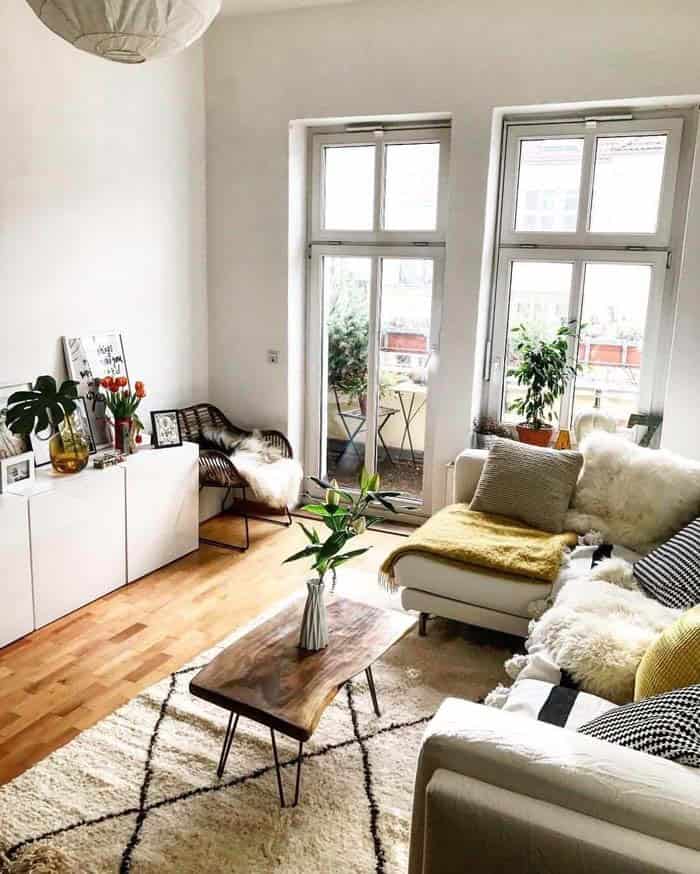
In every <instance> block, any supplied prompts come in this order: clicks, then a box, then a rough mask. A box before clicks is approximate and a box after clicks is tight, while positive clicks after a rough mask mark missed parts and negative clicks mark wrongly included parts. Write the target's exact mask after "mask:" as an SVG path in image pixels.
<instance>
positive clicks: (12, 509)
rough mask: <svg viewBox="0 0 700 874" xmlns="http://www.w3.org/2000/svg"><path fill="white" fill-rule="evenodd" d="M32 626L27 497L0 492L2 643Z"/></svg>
mask: <svg viewBox="0 0 700 874" xmlns="http://www.w3.org/2000/svg"><path fill="white" fill-rule="evenodd" d="M33 628H34V605H33V603H32V569H31V560H30V554H29V506H28V501H27V499H26V498H24V497H19V496H17V495H0V646H6V645H7V644H8V643H12V641H13V640H17V638H19V637H24V635H25V634H28V633H29V632H30V631H32V629H33Z"/></svg>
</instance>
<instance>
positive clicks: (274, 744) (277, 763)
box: [270, 728, 287, 807]
mask: <svg viewBox="0 0 700 874" xmlns="http://www.w3.org/2000/svg"><path fill="white" fill-rule="evenodd" d="M270 737H271V738H272V753H273V755H274V757H275V772H276V773H277V791H278V792H279V794H280V804H281V806H282V807H286V806H287V804H286V802H285V800H284V788H283V786H282V772H281V771H280V760H279V756H278V755H277V741H276V740H275V730H274V728H271V729H270Z"/></svg>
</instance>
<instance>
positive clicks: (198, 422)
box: [177, 404, 294, 551]
mask: <svg viewBox="0 0 700 874" xmlns="http://www.w3.org/2000/svg"><path fill="white" fill-rule="evenodd" d="M177 415H178V419H179V422H180V431H181V432H182V438H183V440H188V441H190V442H191V443H197V444H198V445H199V488H200V490H201V489H203V488H204V487H205V486H209V487H211V488H219V489H226V492H225V494H224V498H223V501H222V502H221V512H222V513H231V512H233V510H234V508H235V505H236V500H235V497H234V500H233V503H232V504H230V505H229V506H228V507H227V506H226V504H227V502H228V500H229V498H230V497H231V495H232V494H234V493H235V492H236V491H239V490H240V501H241V507H240V509H241V512H239V513H236V514H235V515H238V516H240V517H241V518H242V519H243V521H244V524H245V543H244V545H242V546H236V545H234V544H231V543H224V542H223V541H220V540H211V539H209V538H206V537H200V543H206V544H208V545H210V546H220V547H223V548H224V549H234V550H240V551H245V550H246V549H248V547H249V546H250V534H249V530H248V520H249V519H259V520H261V521H263V522H269V523H271V524H273V525H284V526H286V527H288V526H289V525H291V524H292V517H291V515H290V513H289V507H285V510H284V519H282V520H280V519H271V518H269V517H268V516H257V515H254V514H252V513H249V512H248V511H247V509H246V502H247V498H246V489H247V488H249V484H248V482H246V480H245V478H244V477H243V476H241V474H240V473H239V472H238V470H237V469H236V465H235V464H234V463H233V461H231V459H230V458H229V457H228V455H226V453H225V452H222V451H221V450H220V449H214V448H210V447H209V446H207V443H206V440H205V438H204V436H203V433H202V432H203V430H204V429H205V428H226V429H228V430H230V431H233V432H235V433H239V434H252V433H253V432H252V431H250V430H248V429H246V428H240V427H239V426H238V425H234V424H233V422H231V421H230V419H228V418H227V417H226V416H225V415H224V414H223V413H222V412H221V410H219V409H218V408H217V407H214V406H212V405H211V404H194V405H193V406H191V407H185V408H184V409H182V410H178V414H177ZM260 433H261V434H262V436H263V437H264V438H265V439H266V440H267V441H268V442H269V443H271V444H272V445H273V446H276V447H277V448H278V449H279V450H280V451H281V453H282V456H283V457H284V458H293V457H294V455H293V452H292V447H291V445H290V443H289V440H287V438H286V437H285V436H284V434H283V433H282V432H281V431H275V430H274V429H269V428H268V429H265V428H261V429H260Z"/></svg>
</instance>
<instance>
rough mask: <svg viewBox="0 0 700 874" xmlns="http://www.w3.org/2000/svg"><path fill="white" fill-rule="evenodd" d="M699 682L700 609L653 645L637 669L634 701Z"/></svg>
mask: <svg viewBox="0 0 700 874" xmlns="http://www.w3.org/2000/svg"><path fill="white" fill-rule="evenodd" d="M694 683H700V606H698V607H693V609H692V610H687V611H686V612H685V613H684V614H683V615H682V616H681V617H680V619H677V620H676V621H675V622H674V623H673V625H669V627H668V628H667V629H666V630H665V631H664V632H663V633H662V634H661V635H660V636H659V637H658V638H657V639H656V640H655V641H654V643H652V645H651V646H650V647H649V649H648V650H647V651H646V652H645V653H644V657H643V658H642V661H641V662H640V663H639V667H638V668H637V677H636V681H635V686H634V700H635V701H641V699H642V698H651V697H652V696H653V695H660V694H661V693H662V692H670V691H671V690H673V689H682V688H683V687H684V686H692V685H693V684H694Z"/></svg>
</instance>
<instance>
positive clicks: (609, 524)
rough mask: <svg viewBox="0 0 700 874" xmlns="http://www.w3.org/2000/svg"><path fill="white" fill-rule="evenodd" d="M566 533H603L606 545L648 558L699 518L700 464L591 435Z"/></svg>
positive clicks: (585, 446) (603, 435) (585, 445)
mask: <svg viewBox="0 0 700 874" xmlns="http://www.w3.org/2000/svg"><path fill="white" fill-rule="evenodd" d="M581 451H582V452H583V457H584V464H583V471H582V473H581V476H580V477H579V481H578V483H577V485H576V491H575V492H574V497H573V499H572V505H571V509H570V510H569V512H568V513H567V516H566V519H565V528H566V529H567V530H570V531H576V532H578V533H579V534H585V533H586V532H587V531H590V530H591V529H596V530H598V531H600V532H602V534H603V536H604V538H605V540H606V541H607V542H608V543H619V544H621V545H623V546H628V547H629V548H630V549H634V550H637V551H639V552H648V551H649V550H651V549H652V548H653V547H654V546H656V545H657V544H658V543H661V542H663V541H665V540H668V539H669V538H670V537H672V536H673V535H674V534H675V533H676V532H677V531H680V529H681V528H683V527H684V526H685V525H687V524H688V522H690V521H691V520H692V519H694V518H695V517H696V516H698V515H700V463H698V462H694V461H690V460H689V459H687V458H683V457H682V456H680V455H675V454H674V453H672V452H668V451H666V450H663V449H660V450H657V449H644V448H642V447H640V446H636V445H635V444H634V443H630V442H629V441H628V440H625V439H624V438H622V437H619V436H616V435H615V434H606V433H604V432H600V431H597V432H594V433H592V434H591V435H589V436H588V437H587V438H586V440H585V441H584V442H583V445H582V446H581Z"/></svg>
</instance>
